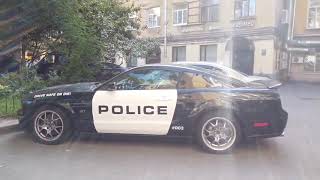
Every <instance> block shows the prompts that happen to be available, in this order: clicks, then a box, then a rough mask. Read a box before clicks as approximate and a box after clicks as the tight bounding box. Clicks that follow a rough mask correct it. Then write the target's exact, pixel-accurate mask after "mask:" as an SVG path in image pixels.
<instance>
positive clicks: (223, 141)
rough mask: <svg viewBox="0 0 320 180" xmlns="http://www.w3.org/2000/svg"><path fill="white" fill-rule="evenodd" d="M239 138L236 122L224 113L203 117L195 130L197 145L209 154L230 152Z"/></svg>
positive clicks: (238, 128) (238, 127)
mask: <svg viewBox="0 0 320 180" xmlns="http://www.w3.org/2000/svg"><path fill="white" fill-rule="evenodd" d="M240 136H241V133H240V126H239V124H238V122H237V121H236V120H234V118H233V117H232V116H230V115H228V114H225V113H219V114H218V113H216V114H210V115H207V116H205V117H204V118H203V119H202V120H201V121H200V123H199V124H198V127H197V130H196V138H197V141H198V143H199V145H200V146H201V147H202V148H203V149H204V150H206V151H208V152H210V153H226V152H230V151H231V150H232V149H233V148H234V147H235V145H236V144H237V143H238V142H239V140H240Z"/></svg>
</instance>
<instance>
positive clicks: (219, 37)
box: [134, 0, 287, 77]
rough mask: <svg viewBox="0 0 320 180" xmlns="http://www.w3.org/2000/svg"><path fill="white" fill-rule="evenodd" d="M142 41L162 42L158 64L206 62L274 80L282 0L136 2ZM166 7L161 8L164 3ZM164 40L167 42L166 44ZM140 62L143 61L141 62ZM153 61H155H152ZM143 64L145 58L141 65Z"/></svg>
mask: <svg viewBox="0 0 320 180" xmlns="http://www.w3.org/2000/svg"><path fill="white" fill-rule="evenodd" d="M134 3H135V5H136V6H138V7H140V8H141V10H140V13H139V15H138V17H139V19H140V23H141V24H142V26H141V27H142V29H141V31H142V33H141V35H140V36H141V37H143V38H146V37H157V38H160V39H161V40H162V44H161V55H159V60H158V61H159V62H161V63H171V62H174V61H209V62H216V63H219V64H223V65H226V66H229V67H232V68H234V69H237V70H239V71H241V72H244V73H246V74H265V75H270V76H273V77H274V76H276V75H277V74H278V72H279V71H280V70H281V69H284V68H287V66H286V65H283V64H284V63H282V61H286V60H287V59H286V57H285V56H283V55H282V54H283V53H282V51H283V46H284V43H283V38H282V37H281V36H285V37H286V35H283V34H282V33H281V28H280V27H281V25H282V24H283V23H286V22H282V19H283V17H282V16H283V11H284V9H285V6H286V4H285V1H282V0H268V1H266V0H224V1H223V0H167V1H165V0H135V1H134ZM166 3H167V5H166V6H165V4H166ZM165 39H166V40H165ZM139 62H140V64H141V63H142V64H143V61H141V59H140V61H139ZM153 62H157V61H156V60H155V61H153ZM145 63H148V60H146V61H145Z"/></svg>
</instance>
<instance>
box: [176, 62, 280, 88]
mask: <svg viewBox="0 0 320 180" xmlns="http://www.w3.org/2000/svg"><path fill="white" fill-rule="evenodd" d="M173 64H181V65H186V66H197V67H201V68H204V69H208V70H211V71H213V72H214V73H221V74H226V75H228V76H229V77H232V78H234V79H239V80H241V81H244V82H247V83H261V84H264V85H266V86H267V87H269V88H276V87H279V86H281V83H280V82H279V81H277V80H273V79H271V78H269V77H265V76H249V75H247V74H245V73H242V72H239V71H236V70H234V69H232V68H229V67H227V66H223V65H220V64H217V63H210V62H174V63H173Z"/></svg>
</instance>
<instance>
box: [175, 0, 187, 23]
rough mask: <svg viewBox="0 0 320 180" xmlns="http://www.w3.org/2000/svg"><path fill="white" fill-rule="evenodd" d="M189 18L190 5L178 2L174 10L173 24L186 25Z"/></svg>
mask: <svg viewBox="0 0 320 180" xmlns="http://www.w3.org/2000/svg"><path fill="white" fill-rule="evenodd" d="M187 19H188V5H187V4H177V5H175V6H174V10H173V24H174V25H186V24H187Z"/></svg>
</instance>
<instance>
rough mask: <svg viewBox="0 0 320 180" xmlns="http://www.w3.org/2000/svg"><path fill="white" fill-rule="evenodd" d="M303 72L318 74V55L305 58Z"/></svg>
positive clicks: (319, 60)
mask: <svg viewBox="0 0 320 180" xmlns="http://www.w3.org/2000/svg"><path fill="white" fill-rule="evenodd" d="M304 71H306V72H320V55H317V56H307V57H306V58H305V60H304Z"/></svg>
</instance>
